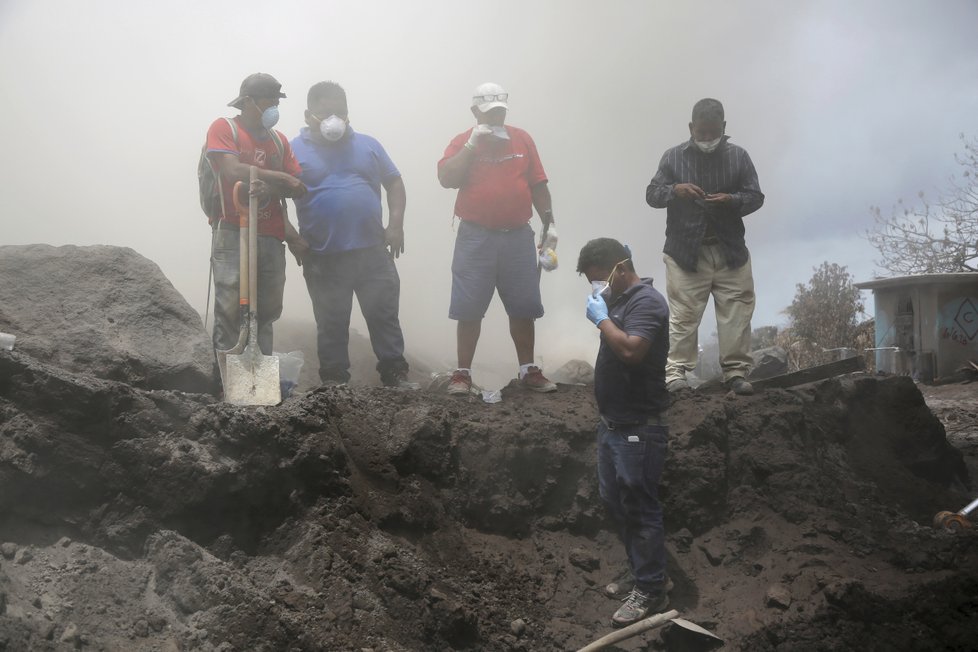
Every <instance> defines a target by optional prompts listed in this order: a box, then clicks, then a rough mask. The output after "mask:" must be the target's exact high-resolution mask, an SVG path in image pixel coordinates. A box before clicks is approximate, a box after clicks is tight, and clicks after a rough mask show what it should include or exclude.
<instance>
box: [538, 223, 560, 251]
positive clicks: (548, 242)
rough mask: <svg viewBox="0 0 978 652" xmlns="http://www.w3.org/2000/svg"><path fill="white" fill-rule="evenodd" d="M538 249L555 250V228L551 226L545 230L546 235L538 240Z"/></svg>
mask: <svg viewBox="0 0 978 652" xmlns="http://www.w3.org/2000/svg"><path fill="white" fill-rule="evenodd" d="M540 249H541V250H546V249H557V227H555V226H554V225H553V224H551V225H550V228H549V229H547V234H546V235H545V236H543V237H542V238H541V239H540Z"/></svg>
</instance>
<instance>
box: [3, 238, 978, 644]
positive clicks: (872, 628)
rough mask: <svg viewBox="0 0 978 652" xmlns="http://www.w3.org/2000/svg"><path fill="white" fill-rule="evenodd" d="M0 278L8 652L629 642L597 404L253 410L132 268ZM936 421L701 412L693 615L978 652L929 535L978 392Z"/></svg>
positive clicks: (666, 639)
mask: <svg viewBox="0 0 978 652" xmlns="http://www.w3.org/2000/svg"><path fill="white" fill-rule="evenodd" d="M0 278H2V279H3V281H4V282H3V283H0V330H2V331H4V332H9V333H14V334H16V335H17V342H16V346H15V348H14V350H13V351H6V350H2V349H0V650H2V651H4V652H10V651H14V652H21V651H25V650H29V651H32V652H33V651H48V650H59V651H60V650H78V649H80V650H93V651H94V650H105V651H125V652H129V651H136V652H141V651H146V652H148V651H167V652H173V651H175V650H180V651H191V650H192V651H196V650H201V651H204V652H207V651H216V650H219V651H221V652H232V651H237V652H253V651H268V652H272V651H275V652H277V651H289V652H292V651H296V652H300V651H302V652H304V651H314V650H315V651H330V652H334V651H335V652H346V651H356V652H364V651H368V652H387V651H398V652H399V651H407V650H412V651H414V650H418V651H422V650H423V651H426V652H427V651H441V650H487V651H492V652H496V651H502V652H505V651H517V650H522V651H528V652H529V651H533V652H548V651H557V650H577V649H579V648H580V647H582V646H584V645H586V644H587V643H589V642H591V641H593V640H595V639H597V638H599V637H600V636H602V635H603V634H605V633H607V632H608V631H609V629H610V627H609V621H610V616H611V614H612V613H613V611H614V610H615V608H616V607H617V603H616V602H615V601H614V600H613V599H611V598H608V597H606V596H605V594H604V587H605V585H606V584H607V583H608V582H609V581H611V580H612V579H614V578H616V577H617V576H618V575H620V573H621V571H622V570H623V568H624V565H625V559H624V553H623V550H622V547H621V545H620V544H619V543H618V541H617V538H616V536H615V533H614V525H613V524H612V523H610V522H608V521H607V520H606V517H605V514H604V510H603V508H602V506H601V504H600V499H599V496H598V492H597V482H596V478H595V470H594V462H595V460H594V458H595V443H594V438H595V421H596V413H595V406H594V402H593V396H592V391H591V388H590V387H587V386H578V385H562V386H561V387H560V391H559V392H557V393H555V394H548V395H538V394H528V393H524V392H523V391H521V390H520V389H518V388H516V387H512V388H507V389H505V390H504V392H503V400H502V402H500V403H495V404H486V403H483V402H482V401H480V400H478V398H477V397H472V398H471V400H469V399H458V398H453V397H449V396H446V395H444V394H443V393H441V392H437V391H399V390H391V389H383V388H370V387H356V386H354V387H332V388H321V389H312V390H311V391H307V392H303V393H300V394H298V395H296V396H294V397H292V398H289V399H288V400H286V401H285V402H284V403H283V404H282V405H280V406H276V407H270V408H247V407H234V406H231V405H228V404H225V403H222V402H220V401H218V400H217V399H216V398H215V396H214V395H213V394H212V393H209V392H214V391H216V390H217V384H216V383H215V379H214V375H213V371H212V366H213V357H212V356H213V353H212V351H211V345H210V342H209V339H208V337H207V335H206V333H205V331H204V329H203V328H202V324H201V322H200V319H199V318H198V316H197V315H196V313H195V312H194V311H193V310H192V309H191V308H190V306H188V305H187V304H186V301H185V300H184V299H183V297H181V296H180V295H179V293H177V292H176V290H174V289H173V286H172V285H171V284H170V283H169V281H168V280H167V279H166V278H165V276H163V274H162V272H161V271H160V270H159V268H158V267H157V266H156V265H155V264H153V263H152V262H151V261H149V260H147V259H145V258H143V257H142V256H140V255H139V254H137V253H136V252H134V251H132V250H131V249H124V248H118V247H107V246H93V247H75V246H64V247H51V246H48V245H22V246H5V247H0ZM303 332H304V333H305V337H307V338H308V336H309V332H308V331H303ZM310 347H311V344H306V345H301V346H298V348H302V349H304V350H306V354H307V359H311V358H313V357H314V356H313V355H312V350H310ZM361 348H365V347H361ZM285 350H289V349H288V348H286V349H285ZM358 357H359V358H361V359H360V360H359V361H358V362H359V364H361V368H359V371H357V375H358V377H359V378H360V379H361V381H362V380H363V379H364V378H368V377H372V371H371V369H370V367H372V363H371V362H370V361H369V360H366V359H363V358H364V356H363V355H360V356H358ZM412 365H413V366H414V367H415V369H416V370H417V369H419V367H420V365H414V364H413V363H412ZM309 373H310V370H309V369H307V374H309ZM923 391H924V394H923V395H922V394H921V388H920V387H918V386H917V385H915V384H914V383H913V382H912V381H911V380H910V379H908V378H883V379H881V378H875V377H867V376H849V377H846V378H841V379H835V380H829V381H825V382H822V383H819V384H816V385H811V386H806V387H802V388H798V389H793V390H768V391H765V392H761V393H759V394H758V395H756V396H753V397H749V398H735V397H732V396H726V395H723V394H711V393H709V392H708V391H698V392H695V393H694V392H687V393H685V394H683V395H681V396H679V397H678V398H677V401H676V403H675V404H674V405H673V408H672V410H671V415H670V419H671V442H670V450H669V456H668V459H667V463H666V471H665V476H664V485H663V487H662V496H663V500H664V503H665V509H666V528H667V535H668V549H669V553H670V567H669V572H670V575H671V577H672V579H673V581H674V583H675V588H674V590H673V591H672V594H671V599H672V606H673V607H675V608H676V609H678V610H679V611H680V612H681V614H682V615H683V616H685V617H686V618H687V619H689V620H691V621H694V622H696V623H699V624H700V625H702V626H705V627H708V628H710V629H712V630H713V631H715V632H716V633H717V634H718V635H719V636H721V637H722V638H723V639H724V641H725V646H726V647H725V649H727V650H750V651H754V650H762V651H763V650H780V651H785V652H788V651H791V652H793V651H796V650H802V651H805V650H840V651H841V650H880V651H890V650H974V649H978V641H976V638H978V627H976V625H975V623H976V622H978V545H976V544H978V534H976V533H975V532H974V531H968V532H963V533H961V534H957V535H952V534H949V533H945V532H942V531H936V530H934V529H933V528H931V527H930V524H931V521H932V519H933V516H934V514H935V513H936V512H938V511H942V510H957V509H960V508H961V507H963V506H964V505H965V504H967V503H968V502H969V501H970V499H971V498H973V495H972V490H971V489H969V477H974V476H975V474H976V473H978V400H976V399H978V383H974V384H970V385H952V386H945V387H926V388H923ZM925 400H926V402H925ZM928 403H929V404H930V405H931V406H932V407H933V410H934V411H933V412H932V411H931V409H929V408H928ZM935 414H936V415H937V416H935ZM942 422H943V423H942ZM969 469H970V471H971V473H970V476H969V473H968V471H969ZM699 642H700V641H691V640H688V639H684V638H683V636H682V631H681V630H678V629H677V628H674V627H672V626H667V627H666V628H664V629H663V630H661V631H654V632H648V633H646V634H644V635H642V636H640V637H637V638H634V639H631V640H629V641H627V642H624V643H621V644H620V645H619V647H617V648H609V649H617V650H630V651H635V650H673V651H677V652H678V651H680V650H697V649H702V648H701V647H697V646H696V645H695V644H696V643H699Z"/></svg>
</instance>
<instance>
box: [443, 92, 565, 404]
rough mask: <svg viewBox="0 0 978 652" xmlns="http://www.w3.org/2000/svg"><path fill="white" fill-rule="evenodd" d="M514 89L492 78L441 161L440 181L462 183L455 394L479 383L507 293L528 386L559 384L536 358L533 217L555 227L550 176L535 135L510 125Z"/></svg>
mask: <svg viewBox="0 0 978 652" xmlns="http://www.w3.org/2000/svg"><path fill="white" fill-rule="evenodd" d="M508 99H509V94H508V93H506V91H504V90H503V88H502V87H501V86H499V84H493V83H485V84H481V85H480V86H478V87H477V88H476V89H475V92H474V93H473V96H472V105H471V110H472V115H473V116H474V117H475V121H476V126H475V127H473V128H472V129H469V130H467V131H465V132H463V133H461V134H459V135H457V136H455V138H453V139H452V142H451V143H449V145H448V147H447V148H446V149H445V154H444V156H443V157H442V159H441V160H440V161H439V162H438V181H439V182H440V183H441V185H442V186H443V187H445V188H458V197H457V199H456V200H455V215H456V216H457V217H458V218H459V220H460V221H461V225H460V227H459V231H458V236H457V238H456V240H455V254H454V258H453V260H452V301H451V307H450V308H449V313H448V316H449V318H451V319H454V320H456V321H458V328H457V347H458V368H457V369H456V370H455V373H454V374H453V375H452V380H451V382H450V384H449V386H448V392H449V393H450V394H467V393H468V392H469V391H470V389H471V387H472V375H471V368H472V360H473V358H474V357H475V349H476V345H477V344H478V342H479V334H480V333H481V330H482V319H483V317H484V316H485V314H486V309H487V308H488V307H489V303H490V301H491V300H492V295H493V292H494V291H498V292H499V298H500V299H501V300H502V302H503V307H504V308H505V309H506V314H507V315H509V330H510V334H511V335H512V338H513V344H515V346H516V356H517V360H518V362H519V365H520V371H519V378H520V383H521V384H522V385H523V386H524V387H526V388H527V389H531V390H534V391H538V392H552V391H554V390H556V389H557V386H556V385H555V384H554V383H552V382H550V381H549V380H547V378H546V377H544V375H543V372H542V371H541V369H540V368H539V367H538V366H536V365H535V364H534V363H533V346H534V338H535V330H534V320H535V319H538V318H540V317H542V316H543V304H542V302H541V300H540V273H539V267H538V265H537V260H538V252H537V247H536V245H535V244H534V234H533V229H531V228H530V225H529V221H530V219H531V218H532V217H533V209H534V208H536V210H537V213H539V215H540V219H541V221H542V222H543V225H544V231H545V232H546V231H547V229H548V228H550V229H551V230H552V225H553V221H554V219H553V210H552V207H551V200H550V190H549V188H548V186H547V175H546V173H545V172H544V170H543V164H542V163H541V162H540V156H539V154H537V148H536V144H535V143H534V142H533V139H532V138H530V135H529V134H528V133H526V132H525V131H523V130H522V129H519V128H517V127H512V126H509V125H506V124H505V121H506V111H507V109H508V108H509V106H508V104H507V100H508Z"/></svg>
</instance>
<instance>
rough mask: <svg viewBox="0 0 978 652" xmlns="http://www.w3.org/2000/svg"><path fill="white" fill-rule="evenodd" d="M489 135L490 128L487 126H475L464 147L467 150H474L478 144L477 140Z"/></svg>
mask: <svg viewBox="0 0 978 652" xmlns="http://www.w3.org/2000/svg"><path fill="white" fill-rule="evenodd" d="M491 133H492V127H490V126H489V125H476V126H475V127H473V128H472V133H471V134H470V135H469V142H467V143H466V144H465V146H466V147H468V148H469V149H475V146H476V145H478V144H479V139H480V138H482V137H483V136H487V135H489V134H491Z"/></svg>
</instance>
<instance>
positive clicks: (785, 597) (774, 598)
mask: <svg viewBox="0 0 978 652" xmlns="http://www.w3.org/2000/svg"><path fill="white" fill-rule="evenodd" d="M764 604H765V606H768V607H775V608H777V609H787V608H788V607H790V606H791V591H789V590H788V587H786V586H785V585H783V584H773V585H771V586H770V587H768V590H767V593H766V594H765V595H764Z"/></svg>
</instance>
